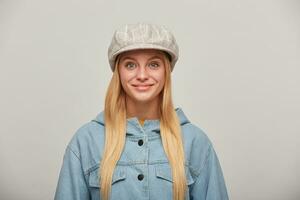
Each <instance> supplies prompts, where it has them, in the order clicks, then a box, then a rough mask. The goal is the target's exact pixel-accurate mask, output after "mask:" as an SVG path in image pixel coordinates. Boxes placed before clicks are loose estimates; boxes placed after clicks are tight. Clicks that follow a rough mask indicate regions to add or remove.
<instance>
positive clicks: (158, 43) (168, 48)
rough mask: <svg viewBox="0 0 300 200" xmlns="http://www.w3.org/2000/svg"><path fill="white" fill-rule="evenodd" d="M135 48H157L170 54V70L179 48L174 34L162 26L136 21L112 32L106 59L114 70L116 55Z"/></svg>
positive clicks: (175, 60) (176, 58)
mask: <svg viewBox="0 0 300 200" xmlns="http://www.w3.org/2000/svg"><path fill="white" fill-rule="evenodd" d="M135 49H157V50H162V51H165V52H167V53H168V54H169V55H170V56H171V71H173V68H174V66H175V63H176V62H177V60H178V54H179V49H178V45H177V43H176V40H175V37H174V35H173V34H172V33H171V32H170V30H168V29H167V28H166V27H164V26H160V25H155V24H149V23H136V24H126V25H125V26H124V27H121V28H119V29H117V30H116V31H115V32H114V35H113V38H112V40H111V43H110V46H109V48H108V60H109V64H110V67H111V70H112V71H114V68H115V59H116V57H117V55H119V54H121V53H123V52H125V51H130V50H135Z"/></svg>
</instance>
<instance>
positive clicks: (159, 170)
mask: <svg viewBox="0 0 300 200" xmlns="http://www.w3.org/2000/svg"><path fill="white" fill-rule="evenodd" d="M155 175H156V177H157V178H160V179H164V180H166V181H169V182H171V183H173V178H172V171H171V167H170V165H168V164H164V165H158V166H155ZM185 175H186V181H187V185H188V186H189V185H192V184H193V183H194V182H195V181H194V179H193V177H192V175H191V172H190V169H189V168H188V167H187V166H185Z"/></svg>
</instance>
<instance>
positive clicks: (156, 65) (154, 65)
mask: <svg viewBox="0 0 300 200" xmlns="http://www.w3.org/2000/svg"><path fill="white" fill-rule="evenodd" d="M158 66H159V64H158V63H156V62H153V63H150V67H153V68H157V67H158Z"/></svg>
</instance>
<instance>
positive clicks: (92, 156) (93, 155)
mask: <svg viewBox="0 0 300 200" xmlns="http://www.w3.org/2000/svg"><path fill="white" fill-rule="evenodd" d="M104 142H105V141H104V126H103V125H101V124H98V123H96V122H94V121H89V122H86V123H85V124H83V125H81V126H80V127H79V128H78V129H77V130H76V132H75V133H74V135H73V136H72V138H71V140H70V141H69V143H68V147H67V148H70V149H71V150H72V151H73V153H75V154H76V156H77V157H78V158H79V159H80V160H81V162H82V165H83V168H85V169H88V168H90V167H91V166H90V165H96V164H98V163H99V161H100V159H101V155H102V151H103V148H104ZM87 164H88V165H87Z"/></svg>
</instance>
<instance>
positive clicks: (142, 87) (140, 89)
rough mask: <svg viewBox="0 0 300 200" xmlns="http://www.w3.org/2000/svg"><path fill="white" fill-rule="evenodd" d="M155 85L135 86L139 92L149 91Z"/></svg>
mask: <svg viewBox="0 0 300 200" xmlns="http://www.w3.org/2000/svg"><path fill="white" fill-rule="evenodd" d="M152 85H153V84H148V85H133V87H135V88H136V90H138V91H147V90H148V89H149V88H150V87H151V86H152Z"/></svg>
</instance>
